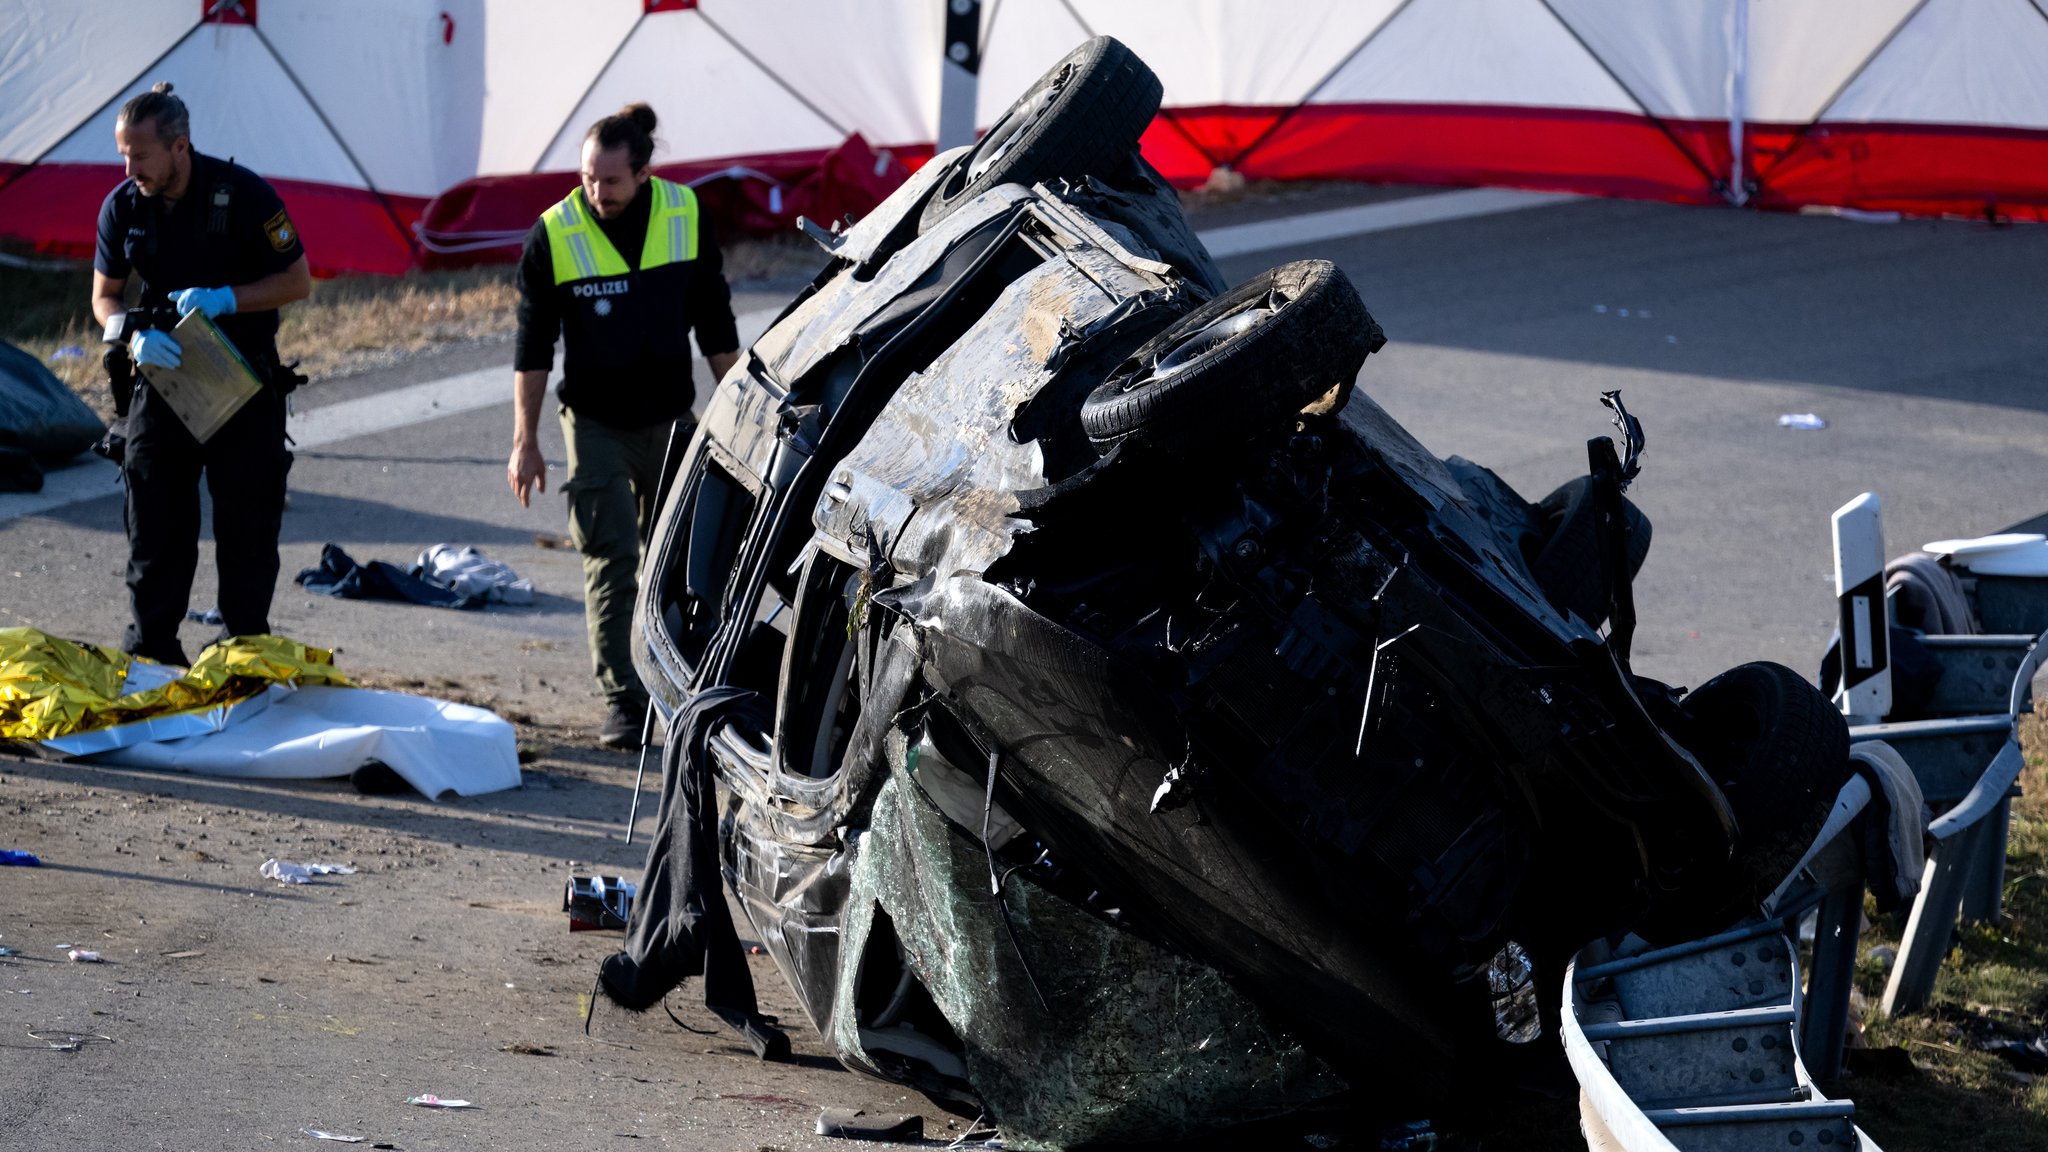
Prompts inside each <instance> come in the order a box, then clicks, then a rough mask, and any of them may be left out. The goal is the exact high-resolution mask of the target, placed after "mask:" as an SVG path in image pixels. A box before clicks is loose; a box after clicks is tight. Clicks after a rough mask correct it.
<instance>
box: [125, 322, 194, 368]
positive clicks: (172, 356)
mask: <svg viewBox="0 0 2048 1152" xmlns="http://www.w3.org/2000/svg"><path fill="white" fill-rule="evenodd" d="M128 358H129V359H131V360H133V361H135V362H136V363H137V364H144V365H148V366H149V367H151V368H176V367H177V366H178V364H179V363H180V362H181V361H183V360H184V359H185V351H184V349H182V348H180V347H178V342H177V341H176V340H173V339H171V334H170V333H169V332H159V331H157V330H156V329H154V328H151V329H147V330H145V331H142V332H137V333H136V334H135V335H134V336H132V337H130V338H129V340H128Z"/></svg>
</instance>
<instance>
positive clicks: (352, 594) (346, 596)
mask: <svg viewBox="0 0 2048 1152" xmlns="http://www.w3.org/2000/svg"><path fill="white" fill-rule="evenodd" d="M292 579H293V581H294V582H295V583H297V584H299V585H300V586H302V587H304V588H305V590H306V591H308V592H317V593H319V594H320V595H322V596H334V597H338V598H340V599H343V600H403V601H406V602H407V603H410V604H426V605H428V606H430V607H434V608H481V607H483V606H484V601H483V599H482V598H481V597H477V596H464V595H462V594H461V593H459V592H456V591H454V590H452V589H449V588H443V587H441V586H440V585H438V584H434V583H432V582H430V581H427V580H422V579H421V578H419V577H418V576H415V575H413V574H412V573H410V572H408V571H406V570H405V569H403V568H400V567H399V566H398V565H396V564H392V563H389V562H388V561H384V560H372V561H369V562H368V563H358V562H357V561H356V559H355V557H353V556H350V555H349V554H348V553H346V552H344V551H342V550H341V549H340V548H339V547H336V546H335V545H333V544H326V545H323V546H322V547H321V549H320V565H319V567H317V568H307V569H304V570H303V571H301V572H300V573H299V574H298V575H297V576H294V577H292Z"/></svg>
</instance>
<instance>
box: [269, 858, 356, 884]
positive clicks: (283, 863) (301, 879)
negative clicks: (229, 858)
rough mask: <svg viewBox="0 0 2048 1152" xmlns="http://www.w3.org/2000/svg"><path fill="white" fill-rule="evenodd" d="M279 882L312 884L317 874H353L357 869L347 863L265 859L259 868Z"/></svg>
mask: <svg viewBox="0 0 2048 1152" xmlns="http://www.w3.org/2000/svg"><path fill="white" fill-rule="evenodd" d="M258 871H260V872H262V874H263V875H265V876H268V877H270V878H271V879H272V880H275V881H277V882H278V883H279V884H311V883H312V882H313V877H315V876H351V875H354V874H355V869H354V868H351V867H349V866H348V865H346V864H294V863H293V862H291V861H290V860H274V859H273V860H265V861H264V862H263V867H262V868H260V869H258Z"/></svg>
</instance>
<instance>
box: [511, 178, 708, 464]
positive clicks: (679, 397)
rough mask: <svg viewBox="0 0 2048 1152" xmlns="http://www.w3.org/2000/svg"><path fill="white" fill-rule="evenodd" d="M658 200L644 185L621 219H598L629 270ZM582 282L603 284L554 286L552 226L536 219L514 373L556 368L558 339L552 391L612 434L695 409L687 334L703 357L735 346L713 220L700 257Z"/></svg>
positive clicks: (523, 279) (522, 288)
mask: <svg viewBox="0 0 2048 1152" xmlns="http://www.w3.org/2000/svg"><path fill="white" fill-rule="evenodd" d="M653 201H654V197H653V196H652V195H650V194H649V193H648V192H647V190H646V189H645V188H644V187H643V188H642V189H641V191H640V194H639V195H638V196H635V197H634V198H633V202H632V203H631V204H629V205H627V206H626V211H625V212H624V213H623V214H621V215H620V216H619V217H618V218H617V219H615V220H602V219H601V220H599V221H598V222H597V225H598V227H599V228H600V229H602V230H603V232H604V235H605V239H607V240H609V241H611V245H612V247H613V248H615V249H617V250H618V252H619V255H620V256H622V257H623V258H624V259H625V260H626V263H627V264H629V265H637V264H638V263H639V261H640V249H641V246H642V244H643V243H644V242H645V240H646V237H647V219H648V215H649V213H650V211H651V210H652V206H653ZM575 283H576V285H579V286H585V287H586V289H587V287H588V286H589V285H592V284H597V285H601V286H602V291H601V292H599V293H598V294H594V295H589V296H582V295H577V294H576V293H574V292H572V291H571V287H572V285H569V284H556V283H555V271H554V256H553V253H552V252H551V251H550V249H549V245H548V232H547V225H546V223H545V222H544V221H540V220H537V221H535V222H534V225H533V229H532V230H531V231H529V232H528V233H527V234H526V251H525V252H524V253H523V254H522V255H521V256H520V259H519V338H518V341H517V344H516V346H515V352H514V359H513V367H514V368H516V369H517V370H519V371H521V372H545V371H548V370H549V369H551V368H553V367H554V365H555V337H556V334H557V333H560V334H561V337H562V343H563V353H562V383H561V386H560V387H559V388H558V389H557V390H556V394H557V395H559V396H560V397H561V400H562V403H564V404H566V405H568V406H569V408H570V409H572V410H573V411H574V412H575V413H576V415H578V416H584V417H589V418H590V419H593V420H597V421H599V422H600V423H604V424H609V425H611V426H612V427H614V428H621V429H628V430H630V429H636V428H651V427H653V426H655V425H657V424H664V423H667V422H668V421H670V420H674V419H676V418H677V417H679V416H682V415H684V414H686V413H688V412H689V411H690V405H691V404H692V403H693V402H694V401H695V400H696V396H697V393H696V386H695V383H694V382H693V381H692V379H691V356H690V345H689V334H690V331H691V330H692V329H695V330H696V333H697V349H698V351H699V352H701V353H702V354H704V355H706V356H715V355H718V354H719V353H722V352H733V351H737V350H738V349H739V344H740V338H739V331H738V329H737V328H736V327H735V326H734V323H733V316H732V292H731V290H730V289H729V288H727V287H726V283H725V272H724V260H723V258H722V257H721V256H720V255H719V251H718V240H717V238H716V237H714V236H713V235H712V231H711V224H710V221H708V220H706V219H704V218H703V217H702V216H701V215H700V216H699V217H698V224H697V258H696V259H695V260H688V261H683V262H681V263H676V264H663V265H661V266H659V267H656V268H651V269H648V270H646V271H644V272H643V271H639V270H638V269H637V268H636V269H635V270H634V271H631V272H628V273H627V274H626V275H624V276H608V277H603V278H601V279H599V280H596V281H591V280H582V281H577V282H575Z"/></svg>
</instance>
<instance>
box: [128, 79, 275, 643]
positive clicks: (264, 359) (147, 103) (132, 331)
mask: <svg viewBox="0 0 2048 1152" xmlns="http://www.w3.org/2000/svg"><path fill="white" fill-rule="evenodd" d="M114 142H115V144H116V146H117V147H118V148H119V149H120V152H121V156H122V158H123V159H124V160H125V161H126V167H127V172H128V179H127V180H125V181H123V182H122V184H121V185H120V187H118V188H115V189H114V190H113V192H112V193H110V194H109V195H108V196H107V199H106V203H105V204H103V205H102V206H101V208H100V220H99V242H98V248H97V251H96V252H95V253H94V256H93V277H92V283H93V288H92V310H93V315H94V316H95V317H97V318H98V319H99V322H100V323H101V324H103V325H105V326H106V329H107V338H108V340H109V341H110V342H118V344H119V346H120V347H122V348H125V350H126V352H127V354H128V356H129V357H130V358H132V360H133V362H134V364H135V366H136V367H138V368H139V369H140V373H139V374H138V378H137V379H136V380H135V382H134V393H133V397H132V399H131V400H130V402H129V412H128V442H127V458H126V461H125V462H124V464H123V465H122V473H123V477H124V479H125V480H126V482H127V489H128V505H127V509H126V513H127V516H126V519H127V522H128V602H129V608H130V612H131V614H132V617H133V619H132V620H131V622H130V623H129V625H128V629H127V632H126V633H125V634H124V635H123V637H122V640H121V647H122V648H124V649H126V650H127V651H128V652H131V653H133V654H135V655H137V656H146V657H149V658H150V659H153V660H160V661H162V662H164V663H166V664H180V665H183V664H189V663H190V662H189V661H188V660H187V659H186V656H185V650H184V648H183V647H182V646H181V645H180V644H179V642H178V625H179V624H180V623H182V622H183V621H184V619H185V610H186V607H187V604H188V601H189V600H190V597H191V593H192V575H193V572H194V571H195V570H196V569H197V568H198V565H199V477H200V473H201V472H204V473H205V475H206V484H207V489H208V491H209V492H210V493H211V494H212V496H213V536H214V555H215V560H216V562H217V564H218V565H219V568H220V593H219V600H218V606H219V608H220V614H221V619H222V626H221V633H220V635H221V637H222V638H226V637H229V636H253V635H262V634H266V633H268V632H269V631H270V600H271V596H272V594H273V593H274V592H275V591H276V588H277V571H278V558H277V533H278V527H279V524H280V521H281V520H282V519H283V514H284V481H285V472H286V470H287V469H289V468H290V467H291V453H290V452H288V451H286V449H285V429H284V422H285V392H286V390H287V389H288V388H289V386H290V384H291V383H292V382H294V381H295V380H296V377H295V376H293V375H292V374H291V373H290V372H289V370H287V369H284V368H282V367H281V366H280V365H279V362H278V358H277V342H276V337H277V310H278V308H280V307H282V306H283V305H285V304H289V303H291V302H292V301H294V300H303V299H305V298H306V296H307V294H308V293H309V292H310V291H311V290H312V278H311V275H310V274H309V272H308V270H307V267H306V253H305V249H304V248H303V247H302V246H301V245H300V243H299V234H298V229H297V228H295V227H293V225H292V222H291V217H290V216H289V215H287V214H286V212H285V208H284V202H283V201H282V200H280V199H278V196H277V193H276V191H274V190H273V189H272V188H271V187H270V185H269V184H267V183H265V182H264V180H263V178H262V177H260V176H258V175H256V174H255V173H254V172H251V171H249V170H248V169H246V168H243V167H241V166H239V165H237V164H235V163H234V162H233V161H227V160H216V159H214V158H213V157H211V156H204V155H201V154H200V153H198V152H196V151H194V150H193V148H192V138H191V119H190V117H189V115H188V114H187V113H186V110H185V102H184V101H182V100H180V99H178V98H177V97H176V96H174V95H172V94H171V86H170V85H169V84H158V85H157V86H156V87H155V88H154V89H152V90H150V91H148V92H145V93H143V94H142V95H140V96H137V97H135V98H134V99H133V100H130V101H129V102H128V103H127V104H126V105H124V106H123V107H122V109H121V114H120V116H119V117H118V118H117V119H116V120H115V121H114ZM131 272H134V273H139V274H140V275H141V277H142V292H141V300H140V302H139V306H138V307H137V308H136V309H135V310H134V311H132V312H131V311H130V310H129V309H128V308H127V306H126V303H125V298H126V289H127V285H128V276H129V274H130V273H131ZM194 311H199V312H204V313H205V314H206V315H207V316H209V317H212V318H213V319H214V320H215V322H216V323H218V324H219V326H220V330H221V332H222V334H223V335H225V336H226V337H227V338H228V339H229V340H230V341H232V342H233V343H234V345H235V347H236V348H237V349H238V350H239V351H240V352H241V353H242V356H243V358H244V359H246V360H247V361H248V362H249V364H250V366H251V367H253V368H254V369H255V370H256V374H257V375H258V376H259V377H260V378H262V379H263V380H264V384H265V386H264V388H263V390H262V391H261V392H259V393H258V394H257V395H256V396H255V397H254V398H253V399H251V400H250V401H249V402H248V403H246V404H244V405H243V406H242V408H241V409H240V410H239V411H238V412H236V413H235V414H234V416H233V417H231V418H230V419H229V420H228V422H227V423H226V424H225V425H223V426H222V427H221V429H220V430H219V431H217V432H215V433H214V434H213V436H212V437H210V438H209V439H208V440H207V441H206V442H205V443H203V444H202V443H200V442H199V441H198V440H196V439H194V438H193V436H192V433H191V432H189V431H187V430H186V428H185V425H184V422H183V421H181V420H180V419H179V418H178V416H177V414H176V413H175V412H173V411H172V410H171V409H170V408H169V407H168V406H167V405H166V404H165V402H164V401H163V399H162V398H161V397H159V396H158V395H156V394H155V393H154V392H152V391H151V389H150V387H149V385H148V383H147V381H146V375H147V373H148V372H149V370H150V368H152V367H162V368H175V367H177V365H178V363H179V361H180V358H181V355H182V351H181V349H180V348H179V347H178V341H177V338H176V337H175V336H174V335H172V333H171V332H170V331H168V329H169V328H170V327H171V326H172V325H173V324H175V323H176V320H177V318H178V317H180V316H184V315H187V314H189V313H191V312H194ZM118 350H119V349H118V348H117V352H118ZM116 360H117V361H118V356H117V357H116ZM110 367H125V365H121V364H118V363H115V364H110ZM117 378H118V377H117ZM117 396H118V390H117Z"/></svg>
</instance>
